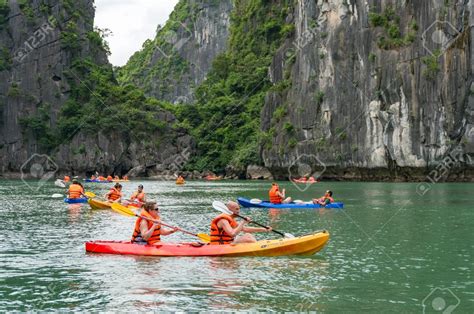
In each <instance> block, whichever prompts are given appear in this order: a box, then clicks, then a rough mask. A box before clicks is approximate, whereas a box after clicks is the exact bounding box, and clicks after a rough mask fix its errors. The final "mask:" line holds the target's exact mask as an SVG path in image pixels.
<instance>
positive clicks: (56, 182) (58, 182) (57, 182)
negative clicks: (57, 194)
mask: <svg viewBox="0 0 474 314" xmlns="http://www.w3.org/2000/svg"><path fill="white" fill-rule="evenodd" d="M54 185H56V186H58V187H60V188H65V187H66V184H64V182H63V181H62V180H60V179H57V180H56V181H54Z"/></svg>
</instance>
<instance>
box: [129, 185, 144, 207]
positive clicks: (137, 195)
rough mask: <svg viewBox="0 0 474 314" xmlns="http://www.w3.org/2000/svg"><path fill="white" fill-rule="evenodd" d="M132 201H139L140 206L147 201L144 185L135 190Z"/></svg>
mask: <svg viewBox="0 0 474 314" xmlns="http://www.w3.org/2000/svg"><path fill="white" fill-rule="evenodd" d="M130 201H132V202H134V203H137V204H138V205H140V206H141V205H142V204H143V203H145V202H146V195H145V192H143V185H141V184H140V185H139V186H138V190H136V191H135V192H133V194H132V196H131V197H130Z"/></svg>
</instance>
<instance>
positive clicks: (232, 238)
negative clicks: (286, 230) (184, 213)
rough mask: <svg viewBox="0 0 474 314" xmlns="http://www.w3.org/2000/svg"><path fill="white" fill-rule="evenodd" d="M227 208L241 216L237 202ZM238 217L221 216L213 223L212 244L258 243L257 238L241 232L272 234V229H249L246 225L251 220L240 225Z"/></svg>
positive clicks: (228, 204) (243, 221) (229, 203)
mask: <svg viewBox="0 0 474 314" xmlns="http://www.w3.org/2000/svg"><path fill="white" fill-rule="evenodd" d="M227 208H228V209H229V210H230V211H232V212H233V213H234V214H237V215H238V214H239V211H240V206H239V204H237V203H236V202H232V201H230V202H228V203H227ZM236 217H237V216H236V215H227V214H220V215H219V216H217V217H216V218H214V219H213V220H212V222H211V244H213V245H218V244H230V243H253V242H257V240H256V239H255V237H254V236H253V235H251V234H250V233H244V234H242V235H239V233H241V232H270V231H272V228H269V229H266V228H252V227H247V226H246V224H248V223H249V222H251V220H250V219H249V218H247V219H246V220H242V221H241V222H240V223H238V222H237V221H236V220H235V218H236Z"/></svg>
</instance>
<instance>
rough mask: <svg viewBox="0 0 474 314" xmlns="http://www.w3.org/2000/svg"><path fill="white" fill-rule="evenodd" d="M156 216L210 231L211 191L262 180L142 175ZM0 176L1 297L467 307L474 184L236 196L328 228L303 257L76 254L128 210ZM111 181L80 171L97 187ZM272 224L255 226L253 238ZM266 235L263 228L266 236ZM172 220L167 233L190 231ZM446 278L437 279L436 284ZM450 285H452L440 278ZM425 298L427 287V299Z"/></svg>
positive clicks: (300, 224) (213, 306) (117, 306)
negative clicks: (275, 204)
mask: <svg viewBox="0 0 474 314" xmlns="http://www.w3.org/2000/svg"><path fill="white" fill-rule="evenodd" d="M138 183H143V184H144V185H145V191H146V192H148V197H149V198H153V199H157V200H158V202H159V204H160V206H161V213H162V217H163V220H164V221H167V222H171V223H175V224H179V225H180V226H182V227H185V228H188V229H191V230H193V231H196V232H207V231H208V230H207V228H208V225H209V222H210V220H211V219H212V218H213V217H214V216H215V215H216V214H217V213H216V212H215V211H214V210H212V209H211V207H210V206H209V205H210V203H211V201H212V200H215V199H220V200H227V199H234V198H236V197H237V196H248V197H249V198H265V195H266V191H267V190H268V187H269V183H268V182H248V181H223V182H187V184H186V186H176V185H175V184H174V183H173V182H163V181H142V182H138V181H136V182H130V183H125V184H124V186H125V187H124V191H125V192H126V194H129V193H131V192H132V189H133V188H134V187H135V186H136V185H137V184H138ZM28 184H29V185H30V186H31V187H32V188H33V189H30V187H28V186H27V185H25V184H24V183H23V182H22V181H0V201H1V204H2V209H1V211H0V230H1V233H0V234H1V239H0V240H1V241H0V252H1V253H0V264H1V268H0V311H29V310H46V311H51V310H66V311H67V310H76V311H82V310H88V311H119V310H120V311H139V310H140V311H142V310H143V311H144V310H147V311H150V310H157V311H174V310H187V311H199V310H200V311H205V310H215V311H219V310H233V311H238V310H241V311H244V310H249V311H256V310H260V311H320V312H333V313H335V312H356V311H357V312H361V311H364V312H377V313H380V312H393V313H402V312H410V313H421V312H422V311H423V307H422V303H423V302H425V304H426V305H427V307H426V312H427V313H432V312H435V311H434V309H433V306H435V307H439V308H442V309H444V310H446V309H448V310H450V309H452V308H453V307H454V313H456V312H457V313H473V312H474V279H473V278H472V270H473V252H474V245H473V242H472V241H473V231H474V206H473V204H474V193H473V188H474V185H473V184H435V185H433V186H432V189H431V190H430V191H428V192H427V193H426V194H425V195H424V196H420V195H419V194H418V193H417V192H416V186H417V184H408V183H396V184H395V183H354V182H352V183H339V182H335V183H317V184H314V185H313V186H311V187H309V188H308V189H307V190H305V191H300V190H299V189H297V188H296V187H294V186H293V185H292V184H291V183H289V182H283V183H282V184H283V185H284V186H285V187H286V188H287V194H289V195H291V196H293V197H294V198H298V199H309V198H310V197H317V196H321V195H322V194H323V192H324V190H326V189H332V190H333V191H334V192H335V195H334V196H335V198H336V200H338V201H343V202H344V203H345V209H344V210H340V209H339V210H334V209H326V210H278V211H277V210H271V211H269V210H261V209H252V210H248V209H246V210H244V213H245V214H246V215H248V216H251V217H252V218H253V219H254V220H255V221H261V222H265V223H269V224H271V225H272V226H273V227H274V228H277V229H280V230H282V231H285V232H291V233H293V234H295V235H298V234H304V233H308V232H310V231H314V230H320V229H327V230H328V231H329V232H330V234H331V238H330V241H329V242H328V244H327V246H326V247H325V248H324V249H323V250H322V251H321V252H319V253H317V254H316V255H314V256H310V257H291V256H290V257H277V258H256V257H249V258H202V257H201V258H149V257H146V258H144V257H133V256H114V255H97V254H86V253H85V250H84V242H85V241H87V240H93V239H96V240H97V239H102V240H105V239H112V240H123V239H129V237H130V236H131V232H132V228H133V223H134V219H132V218H128V217H123V216H120V215H118V214H116V213H114V212H111V211H91V210H90V209H89V208H88V206H87V205H84V206H82V207H81V206H69V207H68V205H66V204H64V203H63V202H62V200H61V199H53V198H51V195H52V194H54V193H58V192H61V190H60V189H59V188H57V187H55V186H54V185H53V184H52V183H51V182H48V183H47V184H46V185H45V186H42V187H40V188H39V190H38V191H36V188H37V182H35V181H29V182H28ZM107 186H108V185H99V184H88V185H86V188H88V190H91V191H93V192H95V193H97V194H102V193H104V192H105V191H106V188H107ZM262 236H263V237H268V236H269V235H268V234H262V235H259V237H260V238H262ZM272 237H273V236H272ZM191 239H192V238H189V237H188V236H186V235H183V234H178V233H176V234H174V235H172V236H169V237H166V238H165V240H166V241H179V240H187V241H189V240H191ZM443 289H444V290H443ZM447 289H449V290H447ZM423 300H425V301H423Z"/></svg>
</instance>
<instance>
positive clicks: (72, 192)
mask: <svg viewBox="0 0 474 314" xmlns="http://www.w3.org/2000/svg"><path fill="white" fill-rule="evenodd" d="M81 193H84V189H83V188H82V186H80V185H79V184H71V185H70V186H69V198H80V197H81Z"/></svg>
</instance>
